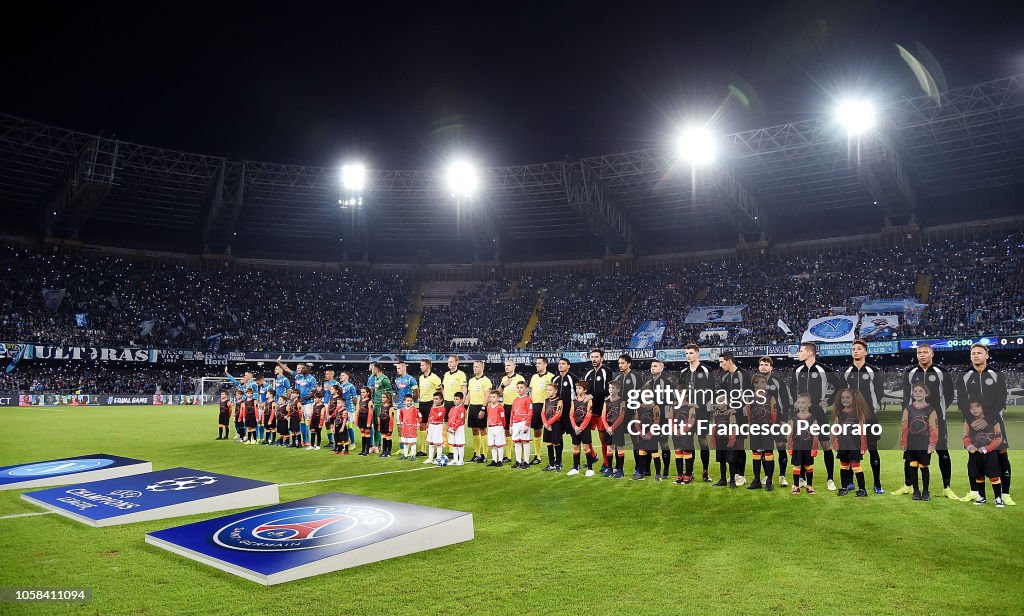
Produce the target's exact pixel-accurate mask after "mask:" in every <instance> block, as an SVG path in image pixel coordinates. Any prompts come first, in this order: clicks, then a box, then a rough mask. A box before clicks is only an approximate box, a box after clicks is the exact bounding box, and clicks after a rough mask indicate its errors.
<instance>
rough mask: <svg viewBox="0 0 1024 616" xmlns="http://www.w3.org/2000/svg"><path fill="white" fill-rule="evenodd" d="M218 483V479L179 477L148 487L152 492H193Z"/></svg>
mask: <svg viewBox="0 0 1024 616" xmlns="http://www.w3.org/2000/svg"><path fill="white" fill-rule="evenodd" d="M214 483H217V478H216V477H209V476H203V477H178V478H177V479H164V480H163V481H158V482H156V483H154V484H152V485H148V486H146V490H148V491H150V492H174V491H177V490H191V489H192V488H198V487H200V486H208V485H211V484H214Z"/></svg>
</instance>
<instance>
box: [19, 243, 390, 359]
mask: <svg viewBox="0 0 1024 616" xmlns="http://www.w3.org/2000/svg"><path fill="white" fill-rule="evenodd" d="M0 255H2V256H0V271H2V272H3V276H4V279H5V280H6V281H9V284H5V287H6V292H5V294H4V295H3V296H2V297H0V339H2V340H7V341H32V342H52V343H56V344H61V345H66V346H72V345H75V346H125V345H130V346H145V347H158V348H171V349H200V350H208V349H210V348H211V345H213V344H214V340H216V341H217V342H216V345H215V346H216V347H217V350H220V351H227V350H247V351H264V350H267V351H280V350H287V351H324V352H341V351H370V350H380V349H382V348H395V345H396V343H397V342H398V341H399V340H401V338H402V335H403V333H404V330H405V312H406V308H407V305H408V298H409V293H410V286H409V284H408V282H407V281H406V280H405V279H403V278H401V277H397V276H392V277H386V278H384V277H374V276H369V275H365V274H362V273H354V272H310V271H305V270H296V271H294V272H280V271H274V272H269V271H219V270H213V271H206V270H200V269H196V268H191V267H187V266H185V265H180V264H172V263H144V264H140V263H134V262H131V261H129V260H127V259H121V258H117V257H106V256H77V255H72V254H42V253H39V252H35V251H31V250H24V249H18V248H0ZM43 289H54V290H61V289H66V294H65V295H64V297H63V299H62V301H61V302H60V304H59V306H58V307H57V308H56V310H50V309H49V308H48V307H47V305H46V303H45V302H44V299H43ZM76 315H84V318H85V324H81V325H80V324H79V322H78V321H77V317H76ZM149 322H152V329H151V330H150V331H148V332H147V331H146V329H147V328H146V325H147V323H149ZM218 334H221V335H220V336H217V335H218ZM211 336H217V337H216V338H214V339H211V338H210V337H211Z"/></svg>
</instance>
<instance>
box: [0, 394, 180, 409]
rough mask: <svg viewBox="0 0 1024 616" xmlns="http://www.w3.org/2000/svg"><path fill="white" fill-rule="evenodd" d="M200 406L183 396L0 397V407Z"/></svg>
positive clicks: (44, 395) (63, 395)
mask: <svg viewBox="0 0 1024 616" xmlns="http://www.w3.org/2000/svg"><path fill="white" fill-rule="evenodd" d="M163 404H168V405H179V404H200V400H199V398H198V397H197V396H192V395H184V394H157V395H138V394H18V395H17V396H11V397H10V398H7V397H6V396H0V406H150V405H155V406H160V405H163Z"/></svg>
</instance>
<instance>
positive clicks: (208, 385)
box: [195, 376, 235, 404]
mask: <svg viewBox="0 0 1024 616" xmlns="http://www.w3.org/2000/svg"><path fill="white" fill-rule="evenodd" d="M195 385H196V395H197V396H202V398H201V399H202V401H203V404H213V403H215V402H217V401H218V400H219V399H220V392H222V391H224V390H225V389H227V390H233V389H234V388H235V384H234V383H232V382H231V380H230V379H228V378H227V377H223V376H204V377H202V378H198V379H195Z"/></svg>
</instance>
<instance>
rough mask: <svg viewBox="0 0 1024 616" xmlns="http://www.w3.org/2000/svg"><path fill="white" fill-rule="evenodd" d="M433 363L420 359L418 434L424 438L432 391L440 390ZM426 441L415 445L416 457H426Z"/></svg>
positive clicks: (432, 404)
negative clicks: (421, 444) (417, 445)
mask: <svg viewBox="0 0 1024 616" xmlns="http://www.w3.org/2000/svg"><path fill="white" fill-rule="evenodd" d="M433 368H434V364H433V362H431V361H430V360H429V359H421V360H420V380H419V381H420V382H419V388H418V391H419V394H420V395H419V398H420V399H419V404H420V435H421V436H423V437H424V439H425V438H426V434H427V419H428V418H429V417H430V407H432V406H434V393H435V392H439V391H441V389H442V388H441V377H439V376H437V375H436V374H434V373H433ZM426 449H427V448H426V441H425V440H424V446H423V447H416V450H417V451H416V457H417V458H419V457H423V458H425V457H427V452H426Z"/></svg>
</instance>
